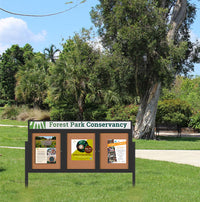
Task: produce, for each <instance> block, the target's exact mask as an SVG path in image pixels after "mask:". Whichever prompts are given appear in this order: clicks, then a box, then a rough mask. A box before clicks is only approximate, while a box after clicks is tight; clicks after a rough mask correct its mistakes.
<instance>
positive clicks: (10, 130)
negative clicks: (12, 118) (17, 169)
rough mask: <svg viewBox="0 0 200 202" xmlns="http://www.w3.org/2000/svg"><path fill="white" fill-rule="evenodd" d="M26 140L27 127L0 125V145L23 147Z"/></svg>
mask: <svg viewBox="0 0 200 202" xmlns="http://www.w3.org/2000/svg"><path fill="white" fill-rule="evenodd" d="M27 140H28V129H27V128H18V127H1V126H0V146H15V147H25V141H27Z"/></svg>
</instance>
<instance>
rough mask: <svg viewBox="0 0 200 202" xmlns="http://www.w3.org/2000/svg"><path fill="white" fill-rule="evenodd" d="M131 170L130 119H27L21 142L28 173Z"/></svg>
mask: <svg viewBox="0 0 200 202" xmlns="http://www.w3.org/2000/svg"><path fill="white" fill-rule="evenodd" d="M36 172H38V173H39V172H40V173H41V172H131V173H132V183H133V185H134V184H135V144H134V143H133V142H132V123H131V122H130V121H94V122H93V121H29V122H28V141H27V142H25V186H28V173H36Z"/></svg>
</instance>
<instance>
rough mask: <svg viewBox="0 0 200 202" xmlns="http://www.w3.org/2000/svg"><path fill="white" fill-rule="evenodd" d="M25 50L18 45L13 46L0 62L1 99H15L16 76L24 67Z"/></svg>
mask: <svg viewBox="0 0 200 202" xmlns="http://www.w3.org/2000/svg"><path fill="white" fill-rule="evenodd" d="M24 63H25V59H24V50H23V48H20V47H19V46H18V45H12V46H11V48H9V49H7V50H6V51H5V53H3V55H2V56H1V60H0V98H1V99H4V100H7V101H8V100H14V99H15V92H14V91H15V85H16V79H15V74H16V73H17V71H18V69H19V67H20V66H22V65H24Z"/></svg>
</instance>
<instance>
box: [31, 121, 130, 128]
mask: <svg viewBox="0 0 200 202" xmlns="http://www.w3.org/2000/svg"><path fill="white" fill-rule="evenodd" d="M28 128H29V129H30V130H60V129H61V130H63V129H64V130H69V129H81V130H103V129H105V130H116V129H117V130H126V129H128V130H130V129H132V124H131V121H29V122H28Z"/></svg>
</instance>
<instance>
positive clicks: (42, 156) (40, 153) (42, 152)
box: [36, 148, 47, 163]
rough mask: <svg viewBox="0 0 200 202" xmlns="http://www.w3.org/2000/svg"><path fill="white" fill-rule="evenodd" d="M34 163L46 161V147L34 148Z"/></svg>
mask: <svg viewBox="0 0 200 202" xmlns="http://www.w3.org/2000/svg"><path fill="white" fill-rule="evenodd" d="M36 163H47V148H36Z"/></svg>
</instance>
